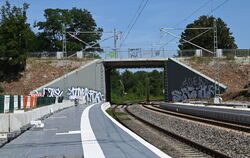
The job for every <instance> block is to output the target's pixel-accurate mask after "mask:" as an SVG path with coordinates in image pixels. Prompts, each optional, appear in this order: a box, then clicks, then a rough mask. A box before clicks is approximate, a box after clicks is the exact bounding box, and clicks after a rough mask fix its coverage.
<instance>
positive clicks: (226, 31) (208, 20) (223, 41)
mask: <svg viewBox="0 0 250 158" xmlns="http://www.w3.org/2000/svg"><path fill="white" fill-rule="evenodd" d="M215 19H216V18H215V17H213V16H200V17H199V19H198V20H195V21H194V22H193V23H191V24H188V25H187V26H186V28H201V27H213V25H214V20H215ZM216 23H217V37H218V38H217V39H218V40H217V41H218V48H219V49H236V48H237V45H236V44H235V39H234V37H233V36H232V34H233V33H232V32H230V28H228V26H227V24H226V23H225V22H224V21H223V20H222V19H221V18H217V19H216ZM202 32H204V30H190V29H186V30H184V32H182V34H181V39H180V41H179V42H180V45H179V46H178V47H179V49H181V50H184V49H197V47H195V46H193V45H191V44H189V43H186V42H184V41H183V39H185V40H191V39H192V38H194V37H196V36H198V35H199V34H201V33H202ZM191 42H192V43H195V44H197V45H199V46H201V47H203V48H206V49H214V32H213V29H211V30H210V31H208V32H207V33H205V34H203V35H202V36H200V37H198V38H195V39H193V40H192V41H191Z"/></svg>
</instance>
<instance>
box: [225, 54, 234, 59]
mask: <svg viewBox="0 0 250 158" xmlns="http://www.w3.org/2000/svg"><path fill="white" fill-rule="evenodd" d="M226 59H227V60H234V55H233V54H227V55H226Z"/></svg>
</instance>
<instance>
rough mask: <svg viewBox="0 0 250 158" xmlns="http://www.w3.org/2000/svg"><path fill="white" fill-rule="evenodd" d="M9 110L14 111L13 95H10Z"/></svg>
mask: <svg viewBox="0 0 250 158" xmlns="http://www.w3.org/2000/svg"><path fill="white" fill-rule="evenodd" d="M9 112H14V95H10V109H9Z"/></svg>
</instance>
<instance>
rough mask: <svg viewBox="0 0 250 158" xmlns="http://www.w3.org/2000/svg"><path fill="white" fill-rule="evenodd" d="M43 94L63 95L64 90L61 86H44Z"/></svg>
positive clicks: (48, 95) (51, 95)
mask: <svg viewBox="0 0 250 158" xmlns="http://www.w3.org/2000/svg"><path fill="white" fill-rule="evenodd" d="M42 94H43V95H45V96H47V97H61V96H62V95H63V90H60V88H43V92H42Z"/></svg>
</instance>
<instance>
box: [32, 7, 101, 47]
mask: <svg viewBox="0 0 250 158" xmlns="http://www.w3.org/2000/svg"><path fill="white" fill-rule="evenodd" d="M44 17H45V19H46V20H45V21H44V22H42V21H40V22H37V23H35V27H38V29H39V30H40V31H41V32H39V33H38V34H37V36H38V38H37V41H36V42H37V48H36V49H37V50H38V51H60V50H62V37H63V32H62V28H63V26H64V28H65V30H66V31H67V32H77V33H76V34H75V36H76V37H77V38H79V39H81V40H83V41H84V42H86V43H87V44H88V45H93V44H95V43H96V42H97V41H98V40H100V39H101V36H102V31H103V29H102V28H99V27H97V25H96V22H95V20H94V19H93V17H92V15H91V13H90V12H89V11H87V10H85V9H77V8H72V9H71V10H68V9H46V10H45V11H44ZM86 31H87V32H95V33H90V34H87V33H80V32H86ZM88 45H86V44H84V43H81V42H79V41H78V40H77V39H74V38H72V37H71V36H70V35H67V50H68V51H80V50H82V49H86V48H87V47H88ZM95 47H100V45H99V44H97V45H95ZM86 51H100V49H94V48H89V49H87V50H86Z"/></svg>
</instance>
